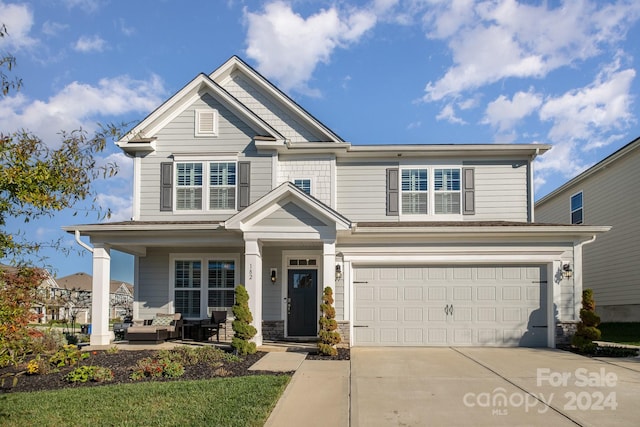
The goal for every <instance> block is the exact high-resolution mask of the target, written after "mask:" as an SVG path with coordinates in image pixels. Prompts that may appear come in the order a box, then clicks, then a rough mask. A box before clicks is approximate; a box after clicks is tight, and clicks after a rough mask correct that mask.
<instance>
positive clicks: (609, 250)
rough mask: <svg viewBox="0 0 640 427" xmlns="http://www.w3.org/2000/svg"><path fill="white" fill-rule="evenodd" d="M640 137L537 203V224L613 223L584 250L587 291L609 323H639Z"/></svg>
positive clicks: (583, 280) (597, 309) (603, 317)
mask: <svg viewBox="0 0 640 427" xmlns="http://www.w3.org/2000/svg"><path fill="white" fill-rule="evenodd" d="M638 188H640V138H636V139H635V140H633V141H631V142H630V143H629V144H627V145H625V146H624V147H622V148H621V149H619V150H618V151H616V152H615V153H613V154H611V155H610V156H608V157H607V158H605V159H604V160H602V161H600V162H598V163H597V164H595V165H594V166H592V167H590V168H589V169H587V170H586V171H584V172H582V173H581V174H580V175H578V176H576V177H575V178H573V179H572V180H570V181H569V182H567V183H566V184H564V185H562V186H561V187H560V188H558V189H557V190H555V191H553V192H551V193H550V194H548V195H547V196H545V197H543V198H542V199H540V200H539V201H538V202H537V203H536V207H535V209H536V210H535V212H536V220H538V221H543V222H555V223H566V224H608V225H611V226H612V229H611V231H610V232H608V233H606V234H604V235H602V236H598V237H597V239H596V241H595V242H593V243H592V244H590V245H588V246H585V248H584V255H583V259H584V264H583V267H582V273H583V279H582V283H583V287H585V288H591V289H593V291H594V295H595V300H596V311H597V313H598V314H599V315H600V316H601V318H602V321H606V322H640V243H639V242H640V215H638V212H640V192H639V191H638Z"/></svg>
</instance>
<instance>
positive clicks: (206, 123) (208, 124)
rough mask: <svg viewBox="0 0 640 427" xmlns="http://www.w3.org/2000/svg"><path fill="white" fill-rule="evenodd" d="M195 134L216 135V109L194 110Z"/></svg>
mask: <svg viewBox="0 0 640 427" xmlns="http://www.w3.org/2000/svg"><path fill="white" fill-rule="evenodd" d="M195 130H196V131H195V135H196V136H216V135H217V134H218V111H217V110H196V123H195Z"/></svg>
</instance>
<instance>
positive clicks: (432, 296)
mask: <svg viewBox="0 0 640 427" xmlns="http://www.w3.org/2000/svg"><path fill="white" fill-rule="evenodd" d="M427 295H428V299H427V300H428V301H443V302H444V301H446V300H447V288H446V287H444V286H433V287H431V286H428V287H427Z"/></svg>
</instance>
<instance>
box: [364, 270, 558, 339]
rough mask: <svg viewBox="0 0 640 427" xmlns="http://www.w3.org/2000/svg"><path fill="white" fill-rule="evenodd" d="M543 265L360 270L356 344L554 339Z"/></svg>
mask: <svg viewBox="0 0 640 427" xmlns="http://www.w3.org/2000/svg"><path fill="white" fill-rule="evenodd" d="M546 280H547V279H546V268H545V267H544V266H532V265H522V266H485V265H482V266H423V267H420V266H386V267H364V266H360V267H355V268H354V285H353V286H354V289H355V301H354V305H355V307H354V314H355V316H354V331H353V332H354V344H355V345H360V346H449V345H451V346H524V347H545V346H546V345H547V313H546V299H547V283H546Z"/></svg>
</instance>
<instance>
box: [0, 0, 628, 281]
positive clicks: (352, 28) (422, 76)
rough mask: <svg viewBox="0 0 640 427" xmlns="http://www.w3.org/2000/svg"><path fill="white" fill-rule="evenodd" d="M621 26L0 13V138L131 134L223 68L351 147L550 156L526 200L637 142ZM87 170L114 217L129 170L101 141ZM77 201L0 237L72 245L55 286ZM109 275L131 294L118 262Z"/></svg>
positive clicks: (482, 10) (47, 4)
mask: <svg viewBox="0 0 640 427" xmlns="http://www.w3.org/2000/svg"><path fill="white" fill-rule="evenodd" d="M639 18H640V2H638V1H637V0H618V1H614V0H611V1H605V0H567V1H554V0H547V1H543V0H537V1H534V0H532V1H523V0H521V1H516V0H491V1H484V0H446V1H445V0H442V1H441V0H370V1H341V0H333V1H310V0H291V1H284V0H276V1H249V0H246V1H242V0H226V1H225V0H220V1H205V0H201V1H198V0H193V1H189V2H184V1H177V0H176V1H171V0H164V1H151V0H136V1H124V0H122V1H120V0H42V1H27V2H11V1H7V0H0V24H2V23H4V24H5V25H6V28H7V31H8V33H9V35H8V36H7V37H5V38H4V39H0V54H6V53H10V54H12V55H14V56H15V57H16V60H17V66H16V67H15V68H14V69H13V70H12V71H11V73H10V75H11V76H16V77H19V78H21V79H22V80H23V87H22V88H21V89H20V90H19V91H18V92H15V91H14V92H11V93H10V94H9V95H8V96H5V97H2V98H0V132H2V133H4V134H7V133H10V132H13V131H16V130H19V129H28V130H30V131H32V132H34V133H36V134H37V135H38V136H40V137H41V138H42V140H43V141H44V142H45V143H46V144H48V145H50V146H52V147H55V146H56V144H59V143H60V142H59V141H60V139H59V135H58V133H59V132H60V131H61V130H67V131H69V130H73V129H78V128H83V129H85V130H87V131H89V132H92V131H94V130H96V129H97V124H98V123H121V122H127V123H131V127H133V125H134V124H135V123H137V122H138V121H140V120H142V119H144V117H146V115H147V114H149V113H150V112H151V111H153V110H154V109H155V108H156V107H157V106H159V105H160V104H161V103H162V102H163V101H165V100H166V99H168V98H169V97H170V96H171V95H173V94H174V93H175V92H177V91H178V90H180V89H181V88H182V87H183V86H184V85H185V84H187V83H188V82H189V81H191V80H192V79H193V78H194V77H195V76H196V75H197V74H198V73H200V72H204V73H210V72H211V71H213V70H214V69H216V68H217V67H218V66H220V65H221V64H222V63H224V62H225V61H226V60H227V59H229V58H230V57H231V56H233V55H237V56H239V57H241V58H242V59H243V60H244V61H246V62H247V63H248V64H249V65H251V66H252V67H254V68H255V69H257V70H258V71H259V72H260V73H261V74H262V75H264V76H265V77H266V78H267V79H269V80H270V81H271V82H273V83H274V84H275V85H276V86H278V87H279V88H280V89H282V90H283V91H284V92H286V93H287V94H288V95H289V96H291V97H292V98H293V99H294V100H295V101H296V102H298V103H299V104H300V105H302V106H303V107H304V108H305V109H306V110H307V111H309V112H310V113H311V114H313V115H314V116H315V117H316V118H318V119H319V120H320V121H322V122H323V123H324V124H325V125H327V126H328V127H329V128H330V129H332V130H333V131H334V132H336V133H337V134H338V135H340V136H341V137H342V138H343V139H345V140H346V141H348V142H350V143H352V144H436V143H446V144H462V143H514V144H516V143H518V144H520V143H542V144H550V145H552V146H553V148H552V149H551V150H550V151H549V152H548V153H547V154H545V155H543V156H540V157H539V158H538V159H537V160H536V163H535V185H536V199H539V198H540V197H542V196H544V195H545V194H547V193H549V192H550V191H552V190H553V189H555V188H557V187H558V186H560V185H561V184H563V183H564V182H566V181H567V180H569V179H570V178H572V177H574V176H576V175H577V174H579V173H580V172H581V171H583V170H585V169H586V168H588V167H589V166H591V165H593V164H594V163H597V162H598V161H599V160H601V159H603V158H604V157H606V156H608V155H609V154H611V153H613V152H614V151H616V150H617V149H619V148H620V147H622V146H624V145H625V144H627V143H628V142H630V141H631V140H633V139H635V138H636V137H638V136H640V125H639V123H638V117H639V114H638V113H639V111H640V107H639V104H638V93H640V90H639V89H640V82H639V79H638V77H637V76H636V74H637V69H638V67H639V66H640V43H639V41H640V24H639ZM3 71H6V70H3ZM98 160H99V163H103V162H111V161H115V162H116V163H117V164H118V165H119V173H118V175H117V176H116V177H115V178H110V179H107V180H99V181H97V182H96V183H95V189H96V192H97V195H98V202H99V204H100V206H102V207H103V208H104V209H106V208H110V209H111V211H112V216H111V218H110V219H109V221H122V220H128V219H130V217H131V203H132V162H131V160H130V159H128V158H127V157H126V156H125V155H124V154H123V153H122V152H121V151H120V150H119V149H118V148H117V147H116V146H115V145H113V144H110V145H109V146H108V147H107V149H106V150H105V152H103V153H102V154H101V156H100V158H99V159H98ZM87 206H88V205H87ZM87 206H85V205H79V206H77V210H78V212H79V213H78V215H76V216H73V215H72V211H63V212H60V213H56V214H55V215H54V216H53V217H52V218H43V219H41V220H38V221H31V222H29V223H27V224H25V223H24V222H23V221H21V220H20V219H19V218H14V219H11V220H10V221H9V222H8V230H9V231H10V232H12V233H22V234H23V235H25V236H28V237H30V238H33V239H42V240H43V241H50V240H54V239H57V238H62V239H63V245H64V246H65V247H67V248H73V249H74V250H75V251H74V252H73V253H72V254H71V255H64V254H62V253H60V252H54V251H53V250H49V251H44V252H43V255H45V256H48V257H49V259H48V264H50V265H51V266H52V267H53V273H54V275H55V276H57V277H63V276H66V275H69V274H73V273H76V272H80V271H84V272H86V273H89V274H91V257H90V254H89V253H88V252H86V251H84V250H82V249H81V248H80V247H79V246H78V245H77V244H76V243H75V242H74V239H73V236H71V235H67V234H66V233H64V232H63V231H62V230H61V229H60V227H61V226H63V225H72V224H81V223H96V222H98V221H99V218H98V216H97V215H96V213H95V212H91V211H89V210H88V208H87ZM111 267H112V271H111V274H112V278H114V279H117V280H124V281H128V282H133V262H132V258H131V257H130V256H128V255H125V254H120V253H117V252H115V251H112V264H111Z"/></svg>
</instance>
